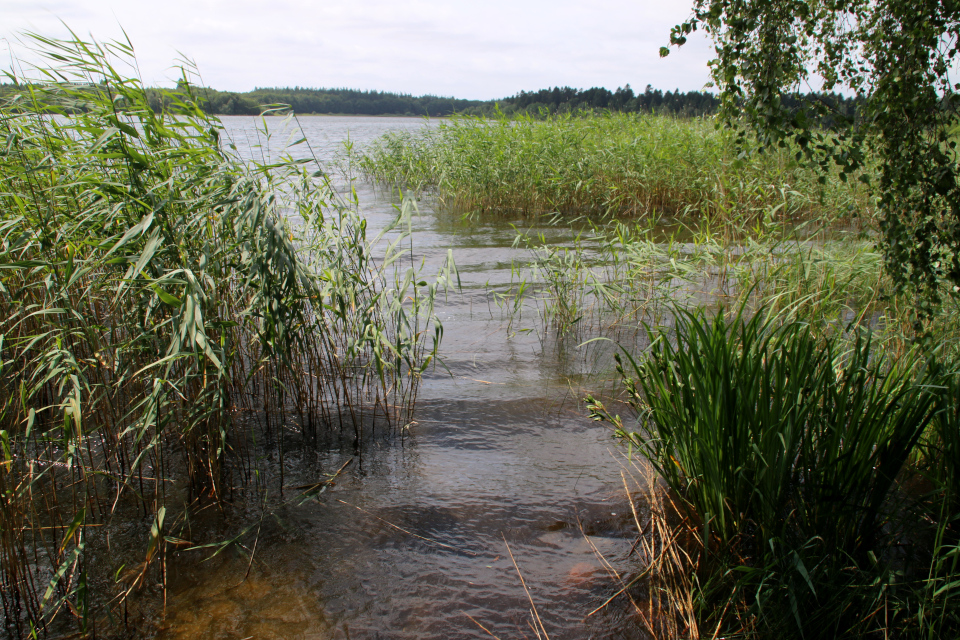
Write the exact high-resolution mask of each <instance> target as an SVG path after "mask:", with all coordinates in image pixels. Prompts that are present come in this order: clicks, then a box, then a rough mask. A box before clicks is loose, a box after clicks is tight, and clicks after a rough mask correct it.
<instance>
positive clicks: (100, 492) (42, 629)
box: [0, 36, 449, 638]
mask: <svg viewBox="0 0 960 640" xmlns="http://www.w3.org/2000/svg"><path fill="white" fill-rule="evenodd" d="M29 42H30V43H32V44H31V46H32V47H33V48H34V52H33V53H34V54H35V55H37V56H40V57H42V58H43V59H45V60H46V61H47V62H49V63H50V66H49V67H44V66H43V65H42V64H41V65H39V66H38V67H37V68H35V69H33V70H32V71H30V72H29V73H32V76H29V77H30V80H29V81H25V80H24V78H23V75H22V72H18V73H17V74H13V73H11V74H9V75H10V80H12V81H13V82H15V83H16V85H17V91H16V92H14V93H13V94H12V95H11V97H9V98H8V99H6V100H5V101H4V102H3V104H2V105H0V136H2V137H3V140H4V144H3V146H2V149H0V185H2V186H0V457H2V459H0V565H2V569H0V602H2V606H3V612H4V618H3V619H4V623H3V630H4V632H5V633H6V634H7V635H8V636H9V637H13V638H20V637H28V636H30V637H37V636H39V635H43V634H45V633H46V632H47V631H49V630H60V631H63V630H64V629H66V628H69V627H70V626H75V628H76V629H77V630H78V631H79V632H80V633H81V634H83V635H85V636H86V635H97V633H98V632H101V631H104V630H106V629H107V628H112V627H114V626H115V625H116V624H118V623H120V622H124V621H126V612H127V609H126V602H127V597H128V596H129V595H130V594H132V593H134V592H135V591H137V590H139V589H141V588H144V587H146V588H156V587H157V586H158V585H159V586H160V587H161V588H162V585H163V584H164V579H165V578H164V575H165V573H164V567H165V562H166V559H167V557H168V556H169V554H170V553H171V552H172V550H174V549H177V548H181V547H183V546H190V540H185V539H183V538H182V537H181V535H183V534H181V533H180V529H178V528H177V527H178V526H179V527H180V528H181V529H182V526H183V522H184V521H185V516H186V515H187V514H188V513H189V511H190V510H191V509H193V508H196V507H198V506H199V505H203V504H209V503H210V502H216V501H221V500H224V499H226V498H227V497H228V495H229V493H230V492H231V491H233V490H234V489H235V487H238V486H240V487H242V486H244V485H245V484H247V483H251V482H254V481H256V482H258V483H261V484H264V485H265V486H269V487H271V490H274V491H275V490H276V489H279V493H280V494H281V495H282V492H283V484H284V478H283V468H284V465H283V457H284V452H285V449H288V448H289V447H290V446H293V445H294V444H296V445H297V446H305V445H309V444H310V443H315V442H317V441H318V439H324V438H326V439H330V438H333V439H337V440H339V441H340V442H342V443H343V444H344V446H346V447H348V448H350V449H351V450H356V451H360V450H362V447H363V443H364V441H365V439H366V437H367V436H368V435H369V434H370V432H371V430H372V429H380V430H381V431H384V430H387V431H389V430H391V429H392V430H396V429H398V428H402V427H403V426H404V425H405V424H407V423H408V422H409V421H410V420H411V415H412V411H413V408H414V403H415V400H416V395H417V386H418V383H419V379H420V374H421V373H422V372H423V370H424V368H425V367H426V366H427V365H428V363H429V362H430V361H431V359H432V358H433V356H434V355H435V354H436V349H437V345H438V343H439V339H440V337H441V334H442V330H441V327H440V325H439V324H438V323H437V322H436V320H435V318H434V317H433V313H432V303H433V299H434V296H435V294H436V291H437V288H438V287H442V286H444V284H445V283H446V282H447V273H449V271H448V272H441V274H440V275H439V276H438V278H437V280H436V281H435V282H433V283H432V284H427V283H426V282H424V281H423V279H422V276H421V275H420V274H418V273H415V272H414V271H413V270H412V269H410V270H404V269H402V268H400V267H399V264H400V262H398V261H397V258H398V257H399V256H400V255H401V253H400V249H399V247H401V246H403V245H402V243H401V240H402V238H403V237H404V235H405V234H406V233H407V232H408V228H409V227H408V222H409V215H410V212H411V204H410V203H409V202H407V203H405V204H404V206H403V208H402V210H401V211H400V215H399V216H398V220H397V223H396V225H395V227H394V228H391V229H388V230H386V231H385V233H387V234H390V238H389V239H390V242H382V241H381V238H380V237H377V238H368V236H367V227H366V223H365V221H364V220H363V218H362V217H361V215H360V214H359V212H358V209H357V206H356V203H349V202H345V201H343V200H342V199H341V198H340V197H339V196H338V195H337V193H336V192H335V190H334V189H333V188H332V187H331V185H330V183H329V181H328V180H327V178H326V176H325V174H324V173H323V170H322V169H321V168H320V167H319V165H318V164H317V163H315V162H311V161H302V160H300V161H294V160H292V159H290V157H289V156H285V157H284V158H282V159H280V160H275V161H270V162H263V163H256V162H250V163H244V162H241V161H240V160H239V159H238V158H236V157H235V156H233V155H231V153H229V149H228V147H229V140H225V139H224V130H223V127H222V126H221V124H220V123H219V121H218V120H217V119H216V118H212V117H210V116H208V115H206V114H205V113H204V112H203V110H202V109H201V104H200V102H199V99H198V97H197V96H196V95H195V94H194V93H193V90H192V89H191V84H190V81H191V79H192V76H191V75H190V72H191V70H190V69H189V68H187V69H185V70H184V76H183V79H182V81H181V83H180V85H179V88H178V89H177V90H176V91H169V92H166V93H165V94H164V95H163V96H162V97H163V109H162V110H161V111H160V112H159V113H157V112H155V111H154V109H153V108H152V105H151V103H150V101H148V97H147V93H146V91H145V90H144V88H143V85H142V84H141V82H140V80H139V79H138V78H137V77H136V72H135V59H134V57H133V49H132V46H131V45H130V43H129V42H111V43H98V42H87V41H83V40H81V39H79V38H77V39H74V40H71V41H58V40H51V39H47V38H43V37H40V36H31V37H30V39H29ZM28 75H29V74H28ZM264 135H265V136H266V135H269V133H268V132H267V131H264ZM291 434H294V435H295V436H296V437H294V435H291ZM258 447H261V449H258ZM263 447H265V449H263ZM264 452H265V453H264ZM263 455H266V456H268V457H269V458H271V459H273V460H279V464H275V465H273V466H269V467H267V466H264V465H263V464H262V457H263ZM270 469H276V470H277V471H278V474H275V475H269V476H265V475H264V474H265V473H266V472H267V471H269V470H270ZM318 471H319V472H321V473H322V472H324V470H318ZM327 471H328V472H332V471H333V470H327ZM178 523H179V525H178ZM121 539H122V540H124V541H125V542H124V543H123V544H121V543H120V540H121ZM117 545H120V547H119V548H124V549H127V550H128V553H126V554H119V555H117V554H116V553H115V552H110V551H108V549H113V548H115V547H117ZM131 549H132V551H130V550H131Z"/></svg>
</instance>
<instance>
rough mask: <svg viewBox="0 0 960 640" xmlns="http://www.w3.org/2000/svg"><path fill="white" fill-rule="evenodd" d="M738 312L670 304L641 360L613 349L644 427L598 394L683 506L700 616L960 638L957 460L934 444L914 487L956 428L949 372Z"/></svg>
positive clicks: (811, 630) (606, 416)
mask: <svg viewBox="0 0 960 640" xmlns="http://www.w3.org/2000/svg"><path fill="white" fill-rule="evenodd" d="M743 312H744V310H743V308H742V307H741V310H740V313H738V314H735V315H734V317H733V318H732V319H728V318H727V317H726V315H725V314H724V313H722V312H721V313H718V314H717V315H715V316H714V317H712V318H710V317H708V316H707V315H706V314H705V313H704V311H703V310H695V311H688V310H685V309H677V310H676V313H675V321H676V324H675V327H674V329H672V330H669V331H668V330H666V329H659V330H652V331H651V336H650V337H651V342H652V346H651V348H650V350H649V351H648V352H647V353H645V354H644V355H643V357H642V358H640V359H639V360H634V359H632V358H630V357H627V358H625V359H622V358H621V359H618V362H619V370H620V373H621V375H622V376H623V379H624V383H625V388H626V392H627V402H628V404H629V405H630V406H631V407H633V409H634V410H635V412H636V415H637V423H636V425H633V424H630V423H628V422H625V421H624V420H623V419H621V418H620V417H619V416H616V415H613V414H611V413H610V412H609V411H607V410H606V409H605V408H604V406H603V405H602V404H601V403H600V402H598V401H596V400H594V399H592V398H591V399H590V401H591V407H592V412H593V415H594V416H595V418H597V419H601V420H608V421H611V422H612V423H613V424H614V425H615V426H616V428H617V430H618V434H619V435H620V437H621V438H623V439H624V440H625V441H626V442H628V443H629V445H630V446H631V447H633V448H635V449H637V450H638V451H639V452H640V453H641V454H642V455H643V457H645V458H646V459H647V460H649V461H650V462H651V463H652V464H653V465H654V466H655V468H656V469H657V471H658V472H659V474H660V476H661V477H662V478H663V480H664V481H665V483H666V485H667V486H668V487H669V488H670V490H671V492H672V493H673V494H674V495H676V496H678V497H679V498H680V500H681V501H682V502H681V504H682V509H681V512H682V517H683V519H684V521H685V522H686V526H687V527H689V528H690V529H691V531H695V542H694V543H693V544H692V547H693V548H694V549H696V551H695V552H692V553H690V554H689V555H688V558H691V557H692V558H695V560H688V562H689V565H690V566H696V568H697V573H696V584H695V585H693V586H692V587H691V586H690V585H687V587H686V588H687V589H691V588H692V589H693V591H694V593H695V594H696V606H697V609H698V611H697V614H698V615H697V619H698V621H699V623H700V628H701V629H704V628H708V629H714V628H715V629H717V630H718V632H719V633H720V634H722V635H726V636H729V635H731V634H733V635H743V636H748V637H798V638H838V637H854V638H860V637H872V636H873V635H875V634H881V636H883V635H884V634H893V635H894V636H895V637H928V636H929V637H947V635H949V634H951V633H956V632H957V630H958V628H960V627H958V626H957V625H958V622H960V620H958V619H957V618H956V615H955V613H954V612H953V610H952V609H951V608H950V606H949V605H948V603H949V602H951V597H952V596H954V595H956V589H957V583H956V580H957V577H958V574H957V566H956V549H957V547H956V542H957V538H956V535H955V530H954V527H955V522H956V518H957V516H958V513H957V511H956V510H955V505H956V503H955V495H956V494H955V493H954V491H955V490H956V485H955V483H956V479H957V478H956V468H955V466H954V465H955V461H954V460H953V459H952V458H951V457H950V455H949V454H948V453H947V452H946V451H943V452H940V453H938V454H935V455H934V456H933V457H932V458H929V459H931V460H934V461H935V462H933V463H932V466H933V467H939V469H938V470H937V472H936V473H934V474H933V476H932V477H935V478H936V479H937V480H936V482H934V484H933V488H932V490H930V491H929V492H927V493H921V494H920V495H917V492H915V491H911V490H910V489H909V488H908V487H909V484H910V482H911V481H912V480H913V481H915V480H916V479H918V478H921V477H923V475H924V474H923V473H922V464H921V458H922V457H923V455H924V454H925V453H927V454H928V453H929V451H928V450H927V449H926V446H927V445H925V444H924V439H925V438H927V437H929V438H932V439H933V440H934V441H936V442H938V443H939V444H938V446H943V447H945V448H948V447H950V446H952V445H950V444H948V443H950V442H953V441H954V440H955V438H956V437H957V423H956V418H955V415H956V405H957V400H956V398H957V396H956V395H955V393H956V390H957V387H956V384H957V372H955V371H953V370H951V369H948V368H944V367H943V366H942V365H941V364H939V363H938V361H937V359H936V358H935V357H934V356H932V355H930V354H927V353H925V352H924V351H923V350H921V349H919V348H918V349H915V350H913V351H911V352H909V353H907V354H903V355H900V356H898V357H890V356H888V355H886V354H884V353H883V352H882V351H880V350H878V349H876V348H875V345H874V342H873V340H872V336H871V335H870V333H869V332H866V331H863V330H859V329H855V330H853V335H852V336H843V335H841V334H839V333H826V334H824V333H823V332H820V331H817V328H816V327H815V326H811V325H810V324H808V323H805V322H797V321H790V320H786V321H784V318H783V316H781V315H778V314H775V313H770V312H769V310H768V309H760V311H759V312H758V313H756V314H754V315H753V316H752V317H749V318H747V317H745V316H744V315H743ZM926 476H927V477H931V476H930V474H926ZM941 501H943V502H941ZM948 505H954V506H952V507H951V506H948ZM924 522H927V523H931V524H923V523H924ZM930 531H933V532H934V534H933V535H934V539H933V540H932V541H931V540H930V539H929V532H930ZM931 558H932V559H931ZM931 612H936V615H931ZM878 637H879V636H878ZM884 637H886V636H884Z"/></svg>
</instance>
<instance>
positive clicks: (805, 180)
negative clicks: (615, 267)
mask: <svg viewBox="0 0 960 640" xmlns="http://www.w3.org/2000/svg"><path fill="white" fill-rule="evenodd" d="M356 162H357V166H358V167H359V169H360V171H361V172H362V173H363V174H364V175H366V176H367V177H368V178H370V179H373V180H376V181H378V182H380V183H384V184H391V185H402V186H405V187H409V188H412V189H414V190H422V191H423V190H425V191H431V192H433V193H435V194H436V195H437V196H438V199H439V202H440V203H441V205H442V206H444V207H446V208H448V209H451V210H454V211H457V212H466V213H476V212H491V213H496V214H500V215H527V216H529V215H540V214H546V213H557V212H559V213H561V214H563V215H566V216H570V215H582V214H592V215H595V214H601V215H634V216H646V215H650V214H651V213H652V212H661V213H662V212H666V213H670V214H683V215H686V216H691V215H693V216H696V217H701V218H712V219H718V218H719V219H724V220H756V219H758V218H762V217H763V216H764V215H770V214H771V213H773V214H774V215H776V216H778V217H780V218H785V219H789V218H793V217H798V216H805V217H811V216H815V217H821V218H823V217H831V218H850V217H852V216H857V215H867V214H869V212H870V209H871V207H870V202H869V199H868V197H867V195H868V194H867V193H866V191H865V190H864V189H863V188H861V186H856V185H855V184H854V183H848V182H843V181H841V180H839V179H837V178H835V177H832V178H831V179H830V180H826V181H824V183H823V184H821V183H820V176H819V175H818V174H816V173H815V172H813V171H810V170H807V169H804V168H802V167H800V166H798V165H797V163H796V162H795V161H794V160H793V156H792V154H791V153H789V151H788V150H784V151H783V152H781V153H777V154H767V155H763V156H761V155H753V156H750V157H740V155H739V154H738V153H737V152H736V150H735V149H734V146H733V139H732V137H731V136H730V135H729V134H728V132H726V131H725V130H723V129H718V128H717V127H715V125H714V122H713V120H712V119H709V118H708V119H680V118H673V117H665V116H651V115H636V114H610V115H606V116H598V117H576V116H570V115H566V116H554V117H550V118H549V119H547V120H546V121H540V120H533V119H529V118H521V119H517V120H507V119H499V120H485V119H478V118H466V117H457V118H453V119H451V120H449V121H444V122H442V123H440V124H439V125H438V126H436V127H424V128H423V129H422V130H420V131H418V132H409V131H407V132H398V133H389V134H386V135H385V136H383V137H382V138H381V139H380V140H379V141H378V142H376V143H375V144H373V145H372V146H370V147H369V148H367V149H365V150H363V151H362V152H361V153H360V155H359V157H358V158H357V159H356Z"/></svg>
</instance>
